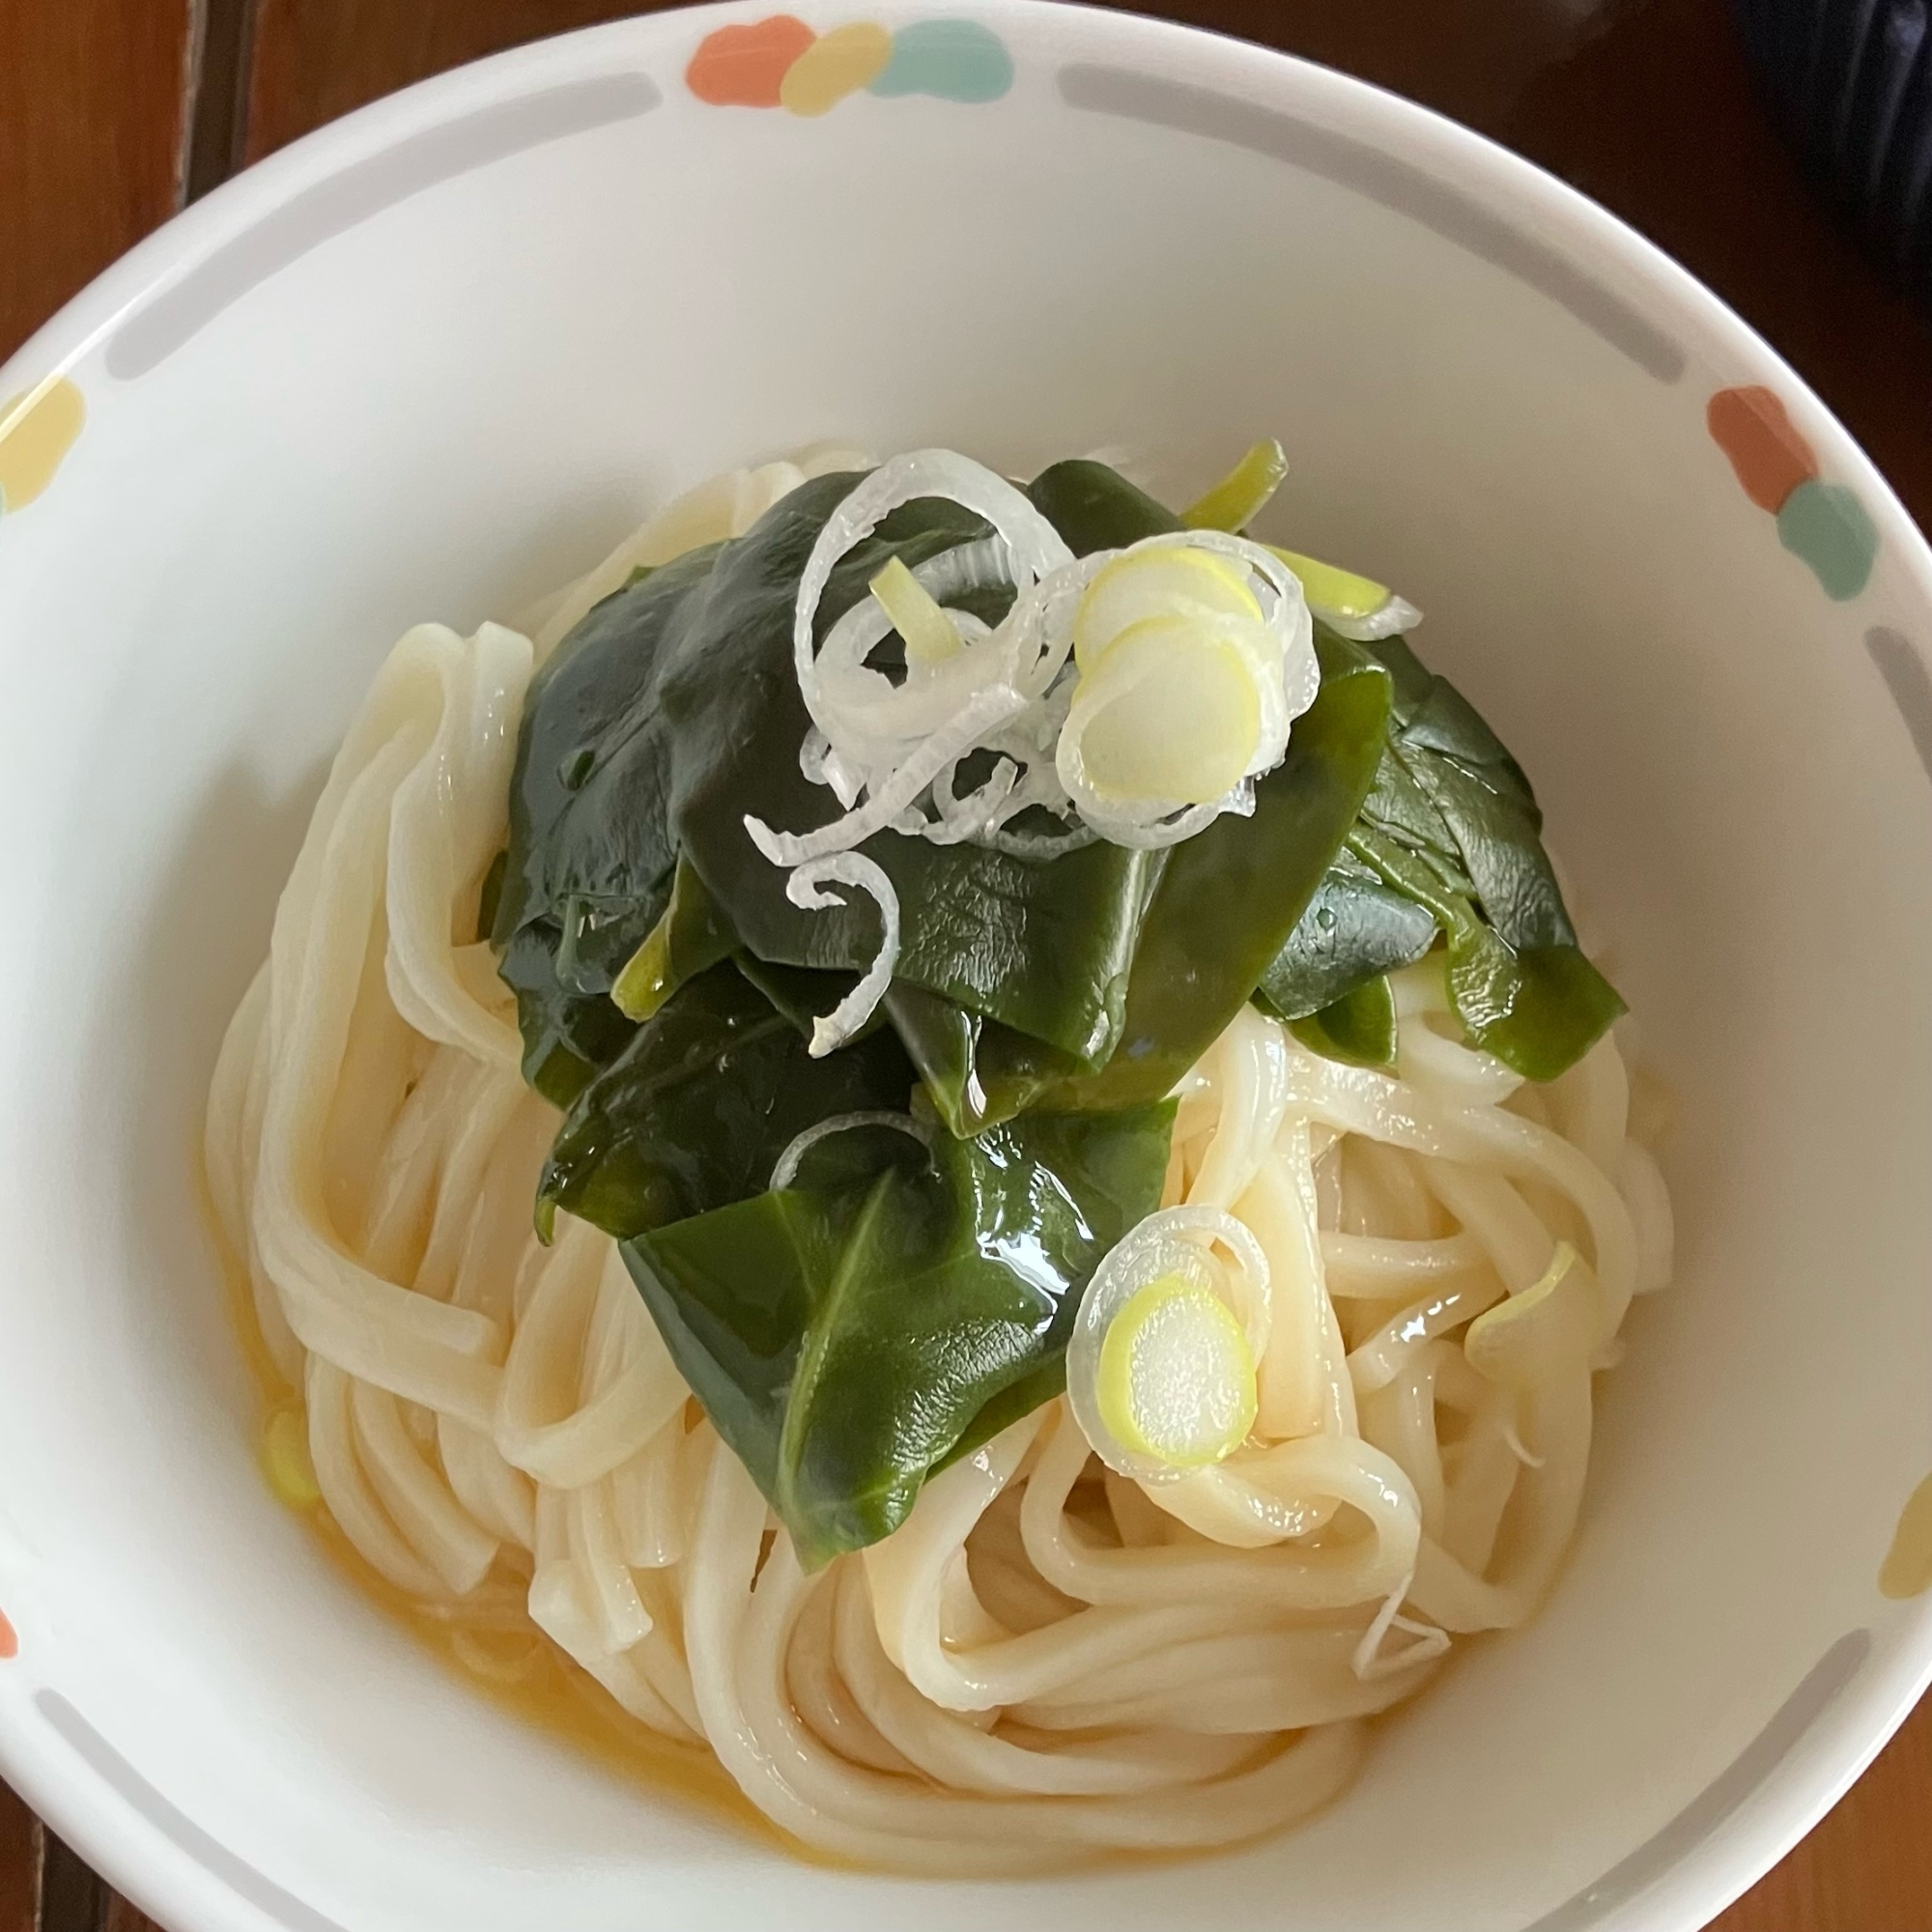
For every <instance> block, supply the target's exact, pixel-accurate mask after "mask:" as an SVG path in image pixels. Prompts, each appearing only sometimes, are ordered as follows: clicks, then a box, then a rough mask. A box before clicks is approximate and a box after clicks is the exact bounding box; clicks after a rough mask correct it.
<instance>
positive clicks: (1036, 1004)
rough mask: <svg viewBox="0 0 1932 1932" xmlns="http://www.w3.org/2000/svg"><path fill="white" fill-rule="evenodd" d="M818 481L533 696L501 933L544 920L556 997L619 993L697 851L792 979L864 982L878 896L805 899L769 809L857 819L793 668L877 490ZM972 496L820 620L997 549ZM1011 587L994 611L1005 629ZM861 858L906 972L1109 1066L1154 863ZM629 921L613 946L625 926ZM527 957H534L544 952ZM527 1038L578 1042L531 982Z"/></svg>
mask: <svg viewBox="0 0 1932 1932" xmlns="http://www.w3.org/2000/svg"><path fill="white" fill-rule="evenodd" d="M856 480H857V479H855V478H854V477H851V476H831V477H823V478H820V479H818V480H816V481H814V482H812V483H809V484H807V485H805V486H804V487H803V488H802V489H800V490H798V491H796V492H795V493H793V495H792V496H790V497H786V498H785V499H784V500H783V501H782V502H781V503H780V504H778V505H777V506H776V507H775V508H774V509H773V510H771V511H770V512H768V513H767V514H766V516H765V517H763V518H762V519H761V520H760V521H759V523H758V524H757V526H755V528H753V530H752V531H751V532H750V533H748V534H747V535H746V536H744V537H742V538H739V539H737V540H736V541H734V542H732V543H729V544H726V545H724V546H722V547H720V548H718V549H716V550H713V551H707V552H702V553H697V554H695V555H694V556H693V557H690V558H679V559H678V561H677V562H676V563H674V564H668V565H667V566H665V567H664V568H663V569H662V570H658V571H654V572H653V573H652V574H651V575H650V576H649V577H648V578H646V579H645V580H644V581H643V582H641V583H639V584H637V585H635V586H633V587H631V588H627V589H625V590H622V591H619V592H618V593H617V594H616V595H614V596H613V597H611V598H609V599H607V600H606V601H605V602H604V603H603V604H601V605H599V606H598V607H597V609H596V610H595V611H592V612H591V613H590V615H589V616H588V617H586V618H585V619H584V621H583V623H582V624H581V625H580V626H579V627H578V629H577V630H576V631H574V632H573V633H572V634H571V636H570V637H569V638H568V639H566V640H565V641H564V643H563V645H562V646H561V647H560V648H559V649H558V651H557V652H556V654H555V655H554V658H553V659H552V660H551V662H550V663H549V664H548V665H547V666H546V667H545V668H544V670H543V671H542V672H541V673H540V674H539V676H538V678H537V679H536V681H535V683H534V684H533V686H532V690H531V696H530V702H529V703H528V705H527V706H526V713H525V720H524V727H523V733H522V736H521V738H520V741H519V747H518V757H517V773H516V780H515V784H514V788H513V798H512V811H511V859H510V865H509V870H508V875H507V877H506V880H505V890H504V893H503V897H502V903H501V905H500V907H499V910H498V915H497V928H496V938H497V944H498V945H499V946H501V947H505V948H507V947H509V946H510V944H511V942H512V941H513V940H514V939H515V938H516V937H517V936H518V935H519V934H520V933H523V932H525V931H526V930H527V929H529V928H531V927H534V928H536V929H537V932H538V935H539V939H540V941H541V943H542V944H543V945H545V946H547V947H548V948H549V950H550V952H551V953H552V956H553V958H554V960H555V962H556V976H555V977H556V982H557V983H556V987H555V989H554V997H556V998H562V997H564V996H565V995H567V994H568V993H571V992H590V991H604V990H608V988H609V986H610V984H611V980H612V979H613V978H614V977H615V974H616V973H617V972H618V971H619V970H620V969H621V968H622V966H623V964H624V963H625V961H626V960H628V959H629V958H630V957H631V956H632V954H633V953H634V952H636V950H637V947H638V946H639V944H640V943H641V942H642V940H643V938H644V937H645V935H646V934H647V933H648V932H649V931H650V928H651V926H652V924H653V923H655V922H656V920H657V918H658V916H659V915H660V914H661V913H662V912H663V910H664V908H665V904H666V902H667V898H668V892H669V881H670V874H671V867H672V865H673V864H674V862H675V861H676V860H678V859H679V858H683V859H685V860H687V861H688V862H689V863H690V865H691V866H692V867H694V868H695V870H696V874H697V875H698V877H699V878H701V880H702V881H703V884H704V886H705V887H706V889H707V890H708V892H709V893H710V895H711V896H712V897H713V898H714V899H715V900H716V901H717V903H718V906H719V907H720V909H721V910H722V913H723V915H724V917H725V920H726V921H727V922H728V923H729V925H730V927H731V928H732V930H733V931H735V932H736V934H737V935H738V937H739V939H740V941H741V943H742V944H743V945H744V946H745V947H746V948H747V949H748V950H749V951H750V952H753V953H755V954H756V955H757V956H758V957H759V958H760V959H763V960H766V961H769V962H771V963H772V964H775V965H784V966H798V967H810V968H816V969H820V970H833V971H841V972H856V971H859V970H862V969H863V968H864V967H866V966H867V965H868V964H869V963H870V961H871V959H872V957H873V956H874V954H875V953H876V952H877V948H878V943H879V923H878V917H877V913H876V909H875V908H874V906H873V905H872V903H871V901H870V900H869V899H868V898H867V897H866V896H865V895H863V894H859V893H856V892H853V893H848V894H847V895H846V896H847V897H848V899H849V901H850V902H849V903H848V904H846V905H844V906H842V907H840V908H838V909H834V910H830V911H821V912H814V911H807V910H805V909H803V908H800V907H798V906H794V905H793V904H792V903H791V902H790V901H789V900H788V899H787V898H786V896H785V892H784V885H785V873H784V871H783V869H782V868H781V867H776V866H773V865H772V864H771V863H770V862H769V861H767V860H766V859H765V858H764V857H763V856H762V855H761V854H760V853H759V852H758V850H757V849H756V847H755V846H754V845H753V842H752V840H751V838H750V836H749V835H748V833H747V831H746V829H745V818H746V815H747V814H748V813H750V814H755V815H756V816H758V817H760V818H763V819H764V820H765V821H766V822H767V823H768V824H770V825H772V826H773V827H775V828H777V829H780V830H783V831H792V832H805V831H810V830H811V829H813V828H814V827H816V826H818V825H820V824H823V823H825V822H827V821H828V820H829V819H831V818H832V817H834V816H836V815H837V813H838V803H837V800H836V799H835V798H834V797H833V795H832V794H831V793H830V792H829V791H828V790H826V789H825V788H824V787H822V786H817V785H813V784H810V782H808V781H807V780H806V779H805V778H804V777H803V775H802V774H801V773H800V771H799V768H798V755H799V749H800V746H801V744H802V742H803V740H804V737H805V733H806V728H807V724H808V719H807V714H806V711H805V706H804V701H803V699H802V697H801V696H800V695H799V691H798V684H797V678H796V675H795V671H794V668H793V664H792V646H791V623H792V605H793V598H794V593H795V590H796V585H797V581H798V577H799V574H800V572H801V570H802V569H803V567H804V563H805V559H806V556H807V554H809V552H810V547H811V544H812V541H813V540H814V538H815V537H816V535H817V533H818V531H819V529H820V527H821V526H823V524H824V521H825V519H826V517H827V516H828V515H829V514H830V513H831V511H832V510H833V509H834V508H835V507H836V506H837V504H838V501H839V499H840V498H841V497H843V496H844V495H845V494H846V493H847V492H848V491H849V490H850V489H851V487H852V485H853V483H854V482H855V481H856ZM982 527H983V526H981V525H980V523H979V522H978V520H977V519H975V518H973V517H971V516H970V515H969V514H968V513H966V512H965V511H963V510H960V509H959V508H958V507H957V506H955V505H951V504H942V503H913V504H908V505H906V506H904V507H903V508H902V509H900V510H898V511H895V513H894V515H893V516H892V517H891V518H889V519H888V520H887V523H886V524H885V525H884V526H882V527H881V529H880V531H879V532H878V533H877V534H876V535H875V536H874V537H873V538H871V539H869V540H868V541H867V543H865V544H863V545H861V546H860V547H859V549H858V550H857V551H855V552H854V553H853V554H851V555H850V556H848V557H847V558H846V559H845V560H844V561H843V562H842V563H841V564H840V565H839V566H838V569H837V570H836V571H835V572H834V573H833V579H832V582H831V585H830V587H829V589H828V592H827V595H826V598H825V600H824V603H823V605H822V607H821V611H820V625H821V629H822V628H824V627H825V626H829V624H830V623H831V622H833V621H834V620H835V619H836V618H837V617H838V615H839V614H841V613H842V612H843V611H845V610H846V609H848V608H849V607H850V606H851V605H852V604H853V603H854V602H855V601H856V600H857V599H858V598H860V597H862V596H864V595H865V594H866V592H867V584H868V582H869V581H870V579H871V577H873V576H874V575H876V573H877V572H878V570H879V569H880V568H881V567H882V566H883V565H884V564H885V562H886V561H887V560H888V559H889V558H890V557H893V556H897V557H899V558H900V559H902V560H903V561H905V562H906V563H907V564H908V565H909V566H911V565H917V564H918V563H920V562H922V561H923V560H924V559H925V558H927V557H930V556H933V555H936V554H939V553H940V552H942V551H944V550H947V549H950V548H952V547H954V546H956V545H957V544H960V543H962V542H965V541H968V540H970V539H972V538H974V537H976V536H977V535H979V534H980V531H981V529H982ZM1009 598H1010V593H1009V592H1008V593H1002V595H1001V596H999V597H992V598H982V599H981V600H980V602H981V603H983V604H984V606H985V609H984V611H982V612H981V614H984V615H988V616H994V617H996V616H997V615H998V614H999V607H1000V605H1001V603H1002V601H1003V600H1005V601H1009ZM861 849H862V850H863V851H864V852H865V853H866V854H867V856H868V857H871V858H873V859H875V860H876V861H877V862H878V863H879V864H880V865H881V866H882V867H884V868H885V870H886V872H887V873H888V875H889V876H890V877H891V878H892V880H893V883H894V887H895V891H896V893H897V895H898V899H899V904H900V911H901V917H902V921H903V926H904V932H905V940H904V944H903V947H902V950H901V952H900V955H899V960H898V968H897V972H898V977H899V978H900V979H901V980H903V981H905V982H906V983H908V984H911V985H915V986H922V987H924V988H925V989H926V990H928V991H931V992H934V993H938V994H940V995H942V996H943V997H945V998H947V999H949V1000H952V1002H953V1003H954V1004H956V1005H958V1006H960V1007H963V1008H965V1009H969V1010H972V1011H975V1012H979V1013H982V1014H984V1015H986V1016H987V1017H990V1018H994V1019H998V1020H1000V1021H1001V1022H1002V1023H1003V1024H1006V1025H1009V1026H1011V1027H1014V1028H1016V1029H1017V1030H1019V1031H1021V1032H1024V1033H1027V1034H1030V1035H1032V1036H1034V1037H1037V1038H1039V1039H1042V1040H1046V1041H1048V1042H1050V1043H1051V1044H1052V1045H1054V1046H1055V1047H1057V1048H1058V1049H1060V1050H1061V1051H1063V1052H1065V1053H1067V1054H1070V1055H1072V1056H1073V1057H1074V1058H1075V1059H1077V1060H1080V1061H1083V1062H1086V1063H1090V1064H1097V1063H1098V1062H1099V1061H1101V1060H1103V1059H1104V1058H1105V1057H1106V1055H1107V1053H1108V1052H1109V1051H1110V1050H1111V1048H1112V1046H1113V1043H1114V1040H1115V1039H1116V1037H1118V1034H1119V1031H1120V1026H1121V1020H1122V1004H1123V1001H1124V998H1125V991H1126V979H1127V969H1128V966H1129V964H1130V962H1131V960H1132V956H1133V948H1134V942H1135V939H1136V937H1137V934H1138V926H1139V919H1140V914H1141V911H1142V908H1143V906H1144V904H1145V900H1146V891H1147V878H1148V874H1149V872H1150V869H1151V867H1150V862H1149V860H1148V857H1147V855H1145V854H1143V853H1137V852H1128V851H1123V850H1122V849H1121V848H1119V847H1116V846H1111V845H1105V844H1099V845H1092V846H1089V847H1087V848H1085V849H1083V850H1081V851H1077V852H1073V853H1069V854H1066V855H1065V856H1063V857H1061V858H1058V859H1055V860H1052V861H1050V862H1043V861H1037V860H1025V859H1018V858H1013V857H1009V856H1008V855H1006V854H1003V853H998V852H992V851H987V850H985V849H983V848H981V847H978V846H966V845H961V846H945V847H942V846H937V845H933V844H931V843H929V842H928V841H926V840H923V839H918V838H903V837H901V836H899V835H898V834H896V833H893V832H882V833H880V834H877V835H876V836H875V837H873V838H870V839H868V840H867V842H866V843H865V845H864V846H862V847H861ZM618 922H622V923H623V935H624V937H625V938H626V939H627V940H628V945H627V946H626V947H625V949H624V950H623V951H622V952H621V953H616V956H614V957H612V956H611V955H612V954H613V953H614V952H615V947H614V946H613V944H612V943H611V931H612V929H613V927H614V925H615V923H618ZM526 950H527V944H526ZM526 980H530V981H531V982H532V983H531V984H530V985H529V986H527V987H526V986H522V985H520V989H519V990H520V993H523V994H524V995H525V999H524V1003H523V1005H522V1006H521V1007H520V1012H521V1013H522V1016H523V1018H524V1021H525V1025H526V1038H529V1037H535V1036H544V1037H548V1036H549V1035H554V1034H560V1033H562V1032H564V1031H565V1029H564V1027H563V1026H562V1024H561V1022H560V1021H559V1019H558V1018H557V1016H556V1015H554V1014H553V1013H551V1012H549V1011H547V1010H545V1009H543V1008H542V1003H541V1001H540V1000H539V999H538V992H539V991H540V990H541V989H540V988H537V987H536V986H535V985H534V976H533V975H528V974H526Z"/></svg>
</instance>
